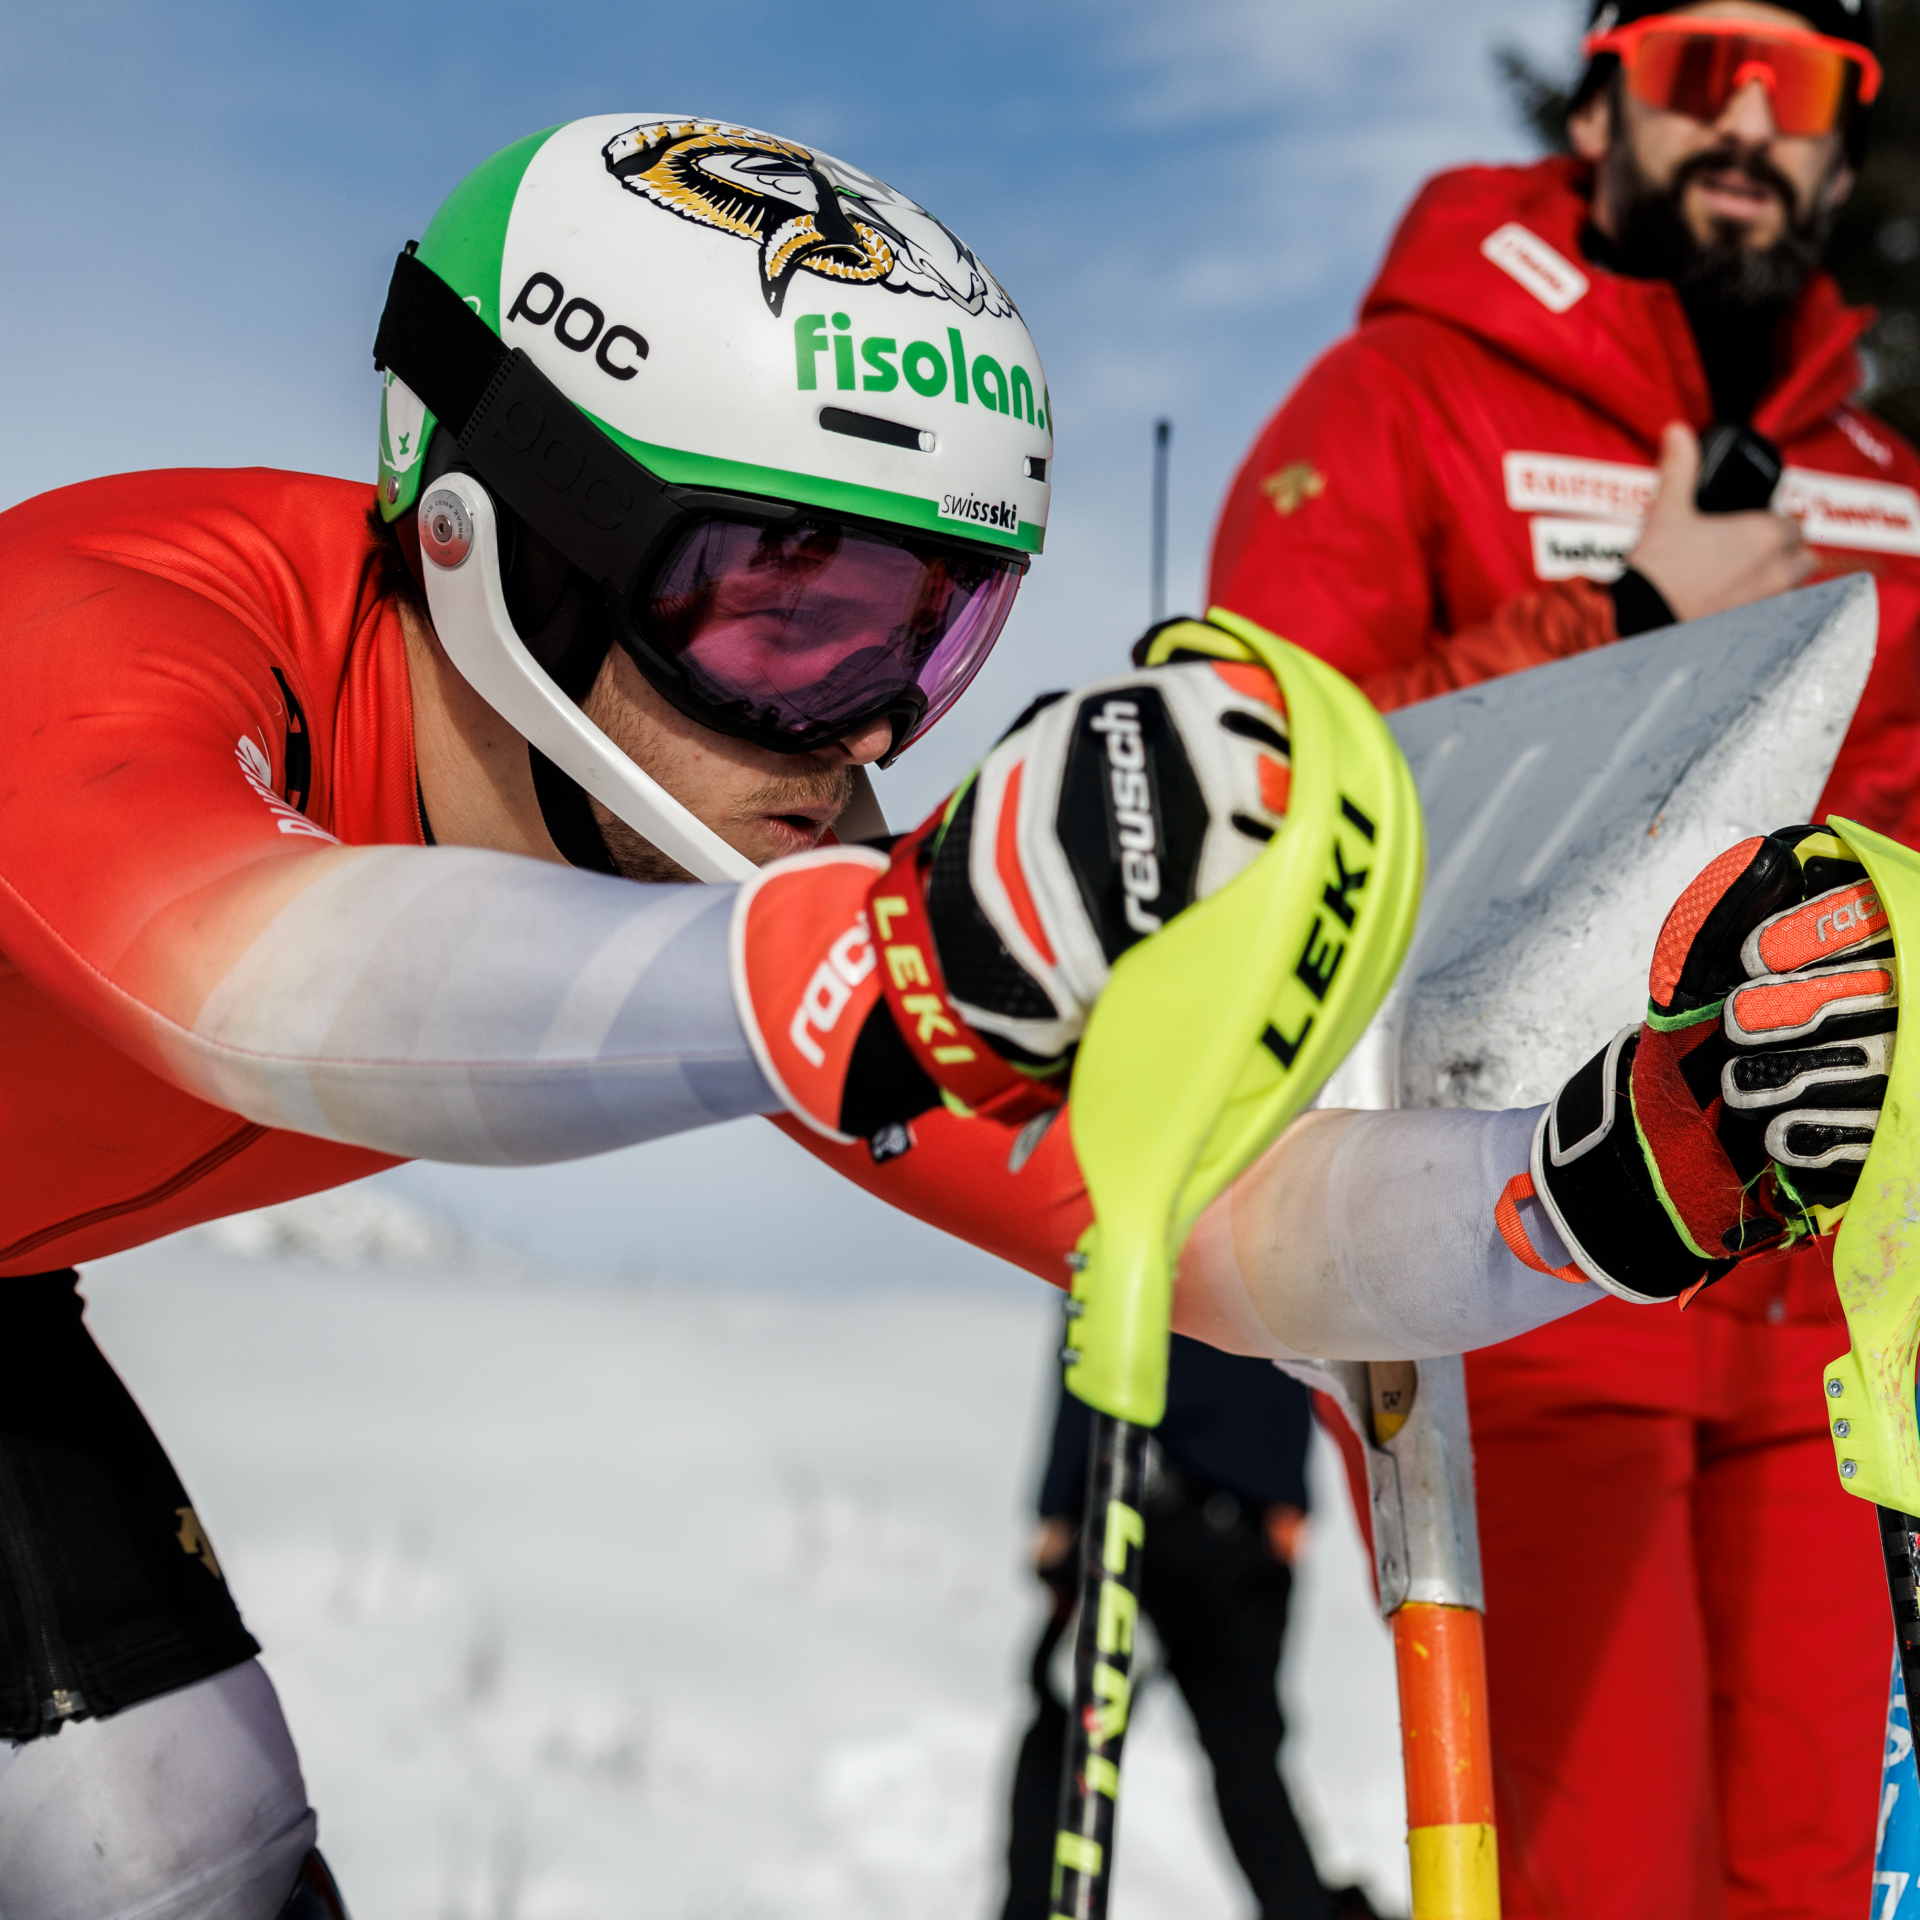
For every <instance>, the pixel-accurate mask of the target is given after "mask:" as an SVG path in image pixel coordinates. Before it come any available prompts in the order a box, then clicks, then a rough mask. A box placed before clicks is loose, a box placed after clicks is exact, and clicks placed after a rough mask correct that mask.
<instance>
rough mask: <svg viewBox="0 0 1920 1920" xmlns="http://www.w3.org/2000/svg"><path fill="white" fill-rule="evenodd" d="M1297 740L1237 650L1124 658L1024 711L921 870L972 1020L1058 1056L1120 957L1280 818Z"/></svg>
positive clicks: (951, 983)
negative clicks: (1128, 664)
mask: <svg viewBox="0 0 1920 1920" xmlns="http://www.w3.org/2000/svg"><path fill="white" fill-rule="evenodd" d="M1288 752H1289V748H1288V738H1287V732H1286V718H1285V715H1284V714H1283V713H1282V711H1281V708H1280V696H1279V690H1278V688H1277V687H1276V686H1275V685H1274V682H1273V680H1272V679H1271V678H1270V677H1269V676H1268V675H1267V673H1266V672H1265V671H1264V670H1263V669H1261V668H1258V667H1252V666H1248V665H1246V664H1243V663H1238V662H1217V661H1204V662H1203V661H1199V660H1193V661H1183V662H1181V663H1179V664H1176V665H1172V666H1165V667H1155V668H1149V669H1147V670H1145V671H1143V672H1138V673H1131V674H1124V675H1120V676H1117V677H1116V678H1114V679H1112V680H1103V681H1097V682H1095V684H1094V685H1092V686H1090V687H1083V688H1080V689H1079V690H1078V691H1076V692H1074V693H1072V694H1065V695H1060V696H1056V697H1054V698H1053V699H1051V700H1050V701H1049V702H1047V703H1044V704H1043V705H1041V706H1040V707H1039V708H1038V709H1037V710H1035V711H1033V712H1031V713H1029V714H1028V715H1027V716H1024V717H1023V720H1022V723H1021V724H1020V725H1019V726H1017V727H1016V728H1015V729H1014V730H1013V731H1012V732H1011V733H1009V734H1008V735H1007V737H1006V738H1005V739H1004V740H1002V741H1001V742H1000V744H999V745H998V746H997V747H995V748H994V750H993V752H992V753H990V754H989V755H988V756H987V758H986V760H985V761H984V762H983V763H982V764H981V767H980V769H979V771H978V773H977V774H976V775H975V777H974V779H973V781H972V782H971V784H970V785H969V786H968V787H967V788H966V789H965V791H964V792H962V793H961V795H960V796H959V800H958V803H957V805H955V806H954V807H953V809H952V812H951V815H950V817H949V819H948V820H947V822H946V825H945V827H944V829H943V831H942V832H941V833H940V835H939V837H938V840H937V844H936V846H935V850H934V855H933V860H932V863H931V866H930V869H929V872H928V878H927V911H928V916H929V918H930V919H931V921H932V924H933V937H934V941H935V944H936V945H937V946H938V948H939V952H940V961H941V965H942V966H943V968H944V969H945V971H946V976H947V983H948V987H949V989H950V991H951V993H952V995H953V999H954V1003H955V1005H956V1006H958V1007H959V1009H960V1010H961V1012H962V1013H963V1014H964V1015H965V1016H966V1019H967V1022H968V1024H969V1025H970V1026H972V1027H973V1028H974V1029H975V1030H976V1031H977V1032H979V1033H982V1034H984V1035H986V1036H987V1038H988V1039H989V1040H990V1041H991V1043H992V1044H993V1045H994V1046H995V1047H996V1048H997V1049H998V1050H1000V1051H1001V1052H1003V1053H1004V1054H1005V1055H1007V1057H1009V1058H1011V1059H1014V1060H1017V1061H1020V1062H1024V1063H1027V1064H1030V1065H1034V1066H1039V1067H1043V1068H1044V1067H1047V1066H1051V1065H1054V1064H1057V1063H1059V1062H1060V1061H1061V1060H1062V1059H1063V1058H1064V1057H1065V1056H1066V1055H1067V1053H1068V1052H1069V1050H1070V1049H1071V1048H1072V1047H1073V1046H1074V1044H1075V1043H1076V1042H1077V1041H1078V1040H1079V1038H1080V1035H1081V1033H1082V1031H1083V1030H1084V1028H1085V1026H1086V1022H1087V1015H1088V1014H1089V1013H1090V1012H1091V1011H1092V1008H1093V1003H1094V1001H1095V1000H1097V999H1098V998H1099V996H1100V991H1101V989H1102V988H1103V987H1104V986H1105V985H1106V983H1107V976H1108V974H1109V972H1110V970H1111V969H1112V966H1113V963H1114V962H1115V961H1116V960H1118V959H1119V958H1120V956H1121V955H1122V954H1123V953H1125V952H1126V950H1127V949H1128V948H1129V947H1131V946H1133V945H1134V944H1135V943H1136V942H1137V941H1140V940H1144V939H1145V938H1146V937H1147V936H1148V935H1149V934H1152V933H1157V932H1158V931H1159V930H1160V928H1161V927H1163V926H1164V925H1165V924H1166V923H1167V921H1169V920H1171V919H1172V918H1173V916H1174V915H1175V914H1177V913H1179V912H1180V911H1181V910H1182V909H1183V908H1185V907H1189V906H1191V905H1192V904H1193V903H1194V901H1196V900H1201V899H1204V898H1205V897H1206V896H1207V895H1208V894H1210V893H1213V892H1215V891H1217V890H1218V889H1219V888H1221V887H1223V886H1224V885H1225V884H1226V883H1227V882H1228V881H1229V880H1231V879H1232V878H1233V877H1234V876H1235V875H1236V874H1238V873H1240V872H1241V871H1242V870H1243V869H1244V868H1245V867H1246V866H1247V865H1248V864H1249V863H1250V862H1251V861H1252V860H1253V859H1254V857H1255V856H1256V855H1257V854H1258V853H1259V852H1260V851H1261V849H1262V848H1263V847H1264V846H1265V845H1266V843H1267V842H1268V841H1269V840H1271V839H1272V838H1273V836H1274V834H1275V833H1276V832H1277V831H1278V830H1279V827H1280V825H1281V823H1282V821H1283V820H1284V819H1285V817H1286V808H1287V794H1288V788H1289V785H1290V781H1291V777H1292V776H1291V766H1290V761H1289V758H1288Z"/></svg>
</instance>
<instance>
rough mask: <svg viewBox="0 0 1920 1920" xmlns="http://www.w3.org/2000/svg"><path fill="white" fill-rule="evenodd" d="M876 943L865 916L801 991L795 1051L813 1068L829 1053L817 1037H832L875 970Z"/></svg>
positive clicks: (791, 1034) (790, 1033) (793, 1031)
mask: <svg viewBox="0 0 1920 1920" xmlns="http://www.w3.org/2000/svg"><path fill="white" fill-rule="evenodd" d="M873 965H874V961H873V940H872V937H871V935H870V934H869V933H868V931H867V916H866V915H865V914H864V913H863V914H861V915H860V917H859V918H858V919H857V920H856V921H855V922H854V923H853V925H852V926H850V927H849V928H848V929H847V930H846V932H845V933H843V934H842V935H841V936H840V937H839V939H837V940H836V941H835V942H834V943H833V945H832V946H830V947H829V948H828V949H827V957H826V958H825V959H824V960H822V961H821V962H820V964H819V965H818V966H817V967H815V968H814V970H813V973H812V976H811V977H810V978H809V979H808V981H807V984H806V985H805V987H803V988H802V989H801V992H800V1002H799V1004H798V1005H797V1006H796V1007H795V1008H794V1010H793V1018H792V1019H791V1020H790V1021H789V1022H788V1023H787V1038H788V1039H789V1040H791V1041H792V1042H793V1049H794V1051H795V1052H796V1053H797V1054H799V1056H800V1057H801V1059H803V1060H804V1061H806V1063H807V1064H808V1065H809V1066H812V1067H824V1066H825V1065H826V1064H827V1056H826V1052H825V1050H824V1049H823V1048H822V1047H821V1045H820V1042H819V1041H818V1040H816V1039H815V1038H814V1037H813V1036H814V1034H816V1033H819V1034H831V1033H832V1032H833V1030H834V1028H835V1027H837V1026H838V1025H839V1024H840V1016H841V1015H842V1014H843V1013H845V1012H846V1010H847V1007H848V1004H849V1003H850V1002H851V1001H852V999H853V990H854V988H855V987H857V986H859V985H860V983H861V982H862V981H863V980H865V979H866V977H867V976H868V975H869V974H870V973H871V972H872V971H873Z"/></svg>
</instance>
